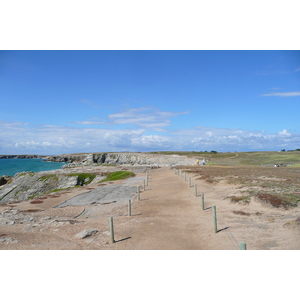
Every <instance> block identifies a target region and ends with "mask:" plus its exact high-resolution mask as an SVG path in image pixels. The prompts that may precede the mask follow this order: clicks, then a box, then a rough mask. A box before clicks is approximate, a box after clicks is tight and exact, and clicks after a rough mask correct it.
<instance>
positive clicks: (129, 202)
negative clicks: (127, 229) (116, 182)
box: [128, 199, 131, 217]
mask: <svg viewBox="0 0 300 300" xmlns="http://www.w3.org/2000/svg"><path fill="white" fill-rule="evenodd" d="M128 216H129V217H130V216H131V200H130V199H129V200H128Z"/></svg>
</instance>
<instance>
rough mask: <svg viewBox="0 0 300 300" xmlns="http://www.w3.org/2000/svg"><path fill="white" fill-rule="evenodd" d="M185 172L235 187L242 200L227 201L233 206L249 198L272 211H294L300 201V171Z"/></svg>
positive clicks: (202, 169) (211, 168)
mask: <svg viewBox="0 0 300 300" xmlns="http://www.w3.org/2000/svg"><path fill="white" fill-rule="evenodd" d="M183 171H184V172H190V173H193V174H195V175H196V178H198V179H201V180H205V181H206V182H207V183H210V184H218V183H222V182H223V183H226V184H234V185H237V186H238V187H239V188H241V189H243V193H244V194H245V196H231V197H227V198H229V199H230V200H231V201H232V202H239V203H247V202H248V203H249V201H250V198H251V197H255V198H257V199H258V200H260V201H262V202H265V203H270V204H271V205H272V206H274V207H282V208H285V209H287V208H289V207H295V206H297V205H298V202H299V201H300V193H299V190H300V168H287V167H282V168H281V167H279V168H274V167H259V166H244V165H240V166H228V165H227V166H224V165H221V166H217V165H214V166H186V167H185V168H184V170H183Z"/></svg>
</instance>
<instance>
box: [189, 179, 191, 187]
mask: <svg viewBox="0 0 300 300" xmlns="http://www.w3.org/2000/svg"><path fill="white" fill-rule="evenodd" d="M189 187H191V177H189Z"/></svg>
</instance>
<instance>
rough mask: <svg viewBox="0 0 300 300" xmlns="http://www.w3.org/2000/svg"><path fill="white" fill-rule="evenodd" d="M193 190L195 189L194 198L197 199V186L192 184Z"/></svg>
mask: <svg viewBox="0 0 300 300" xmlns="http://www.w3.org/2000/svg"><path fill="white" fill-rule="evenodd" d="M194 188H195V197H197V184H194Z"/></svg>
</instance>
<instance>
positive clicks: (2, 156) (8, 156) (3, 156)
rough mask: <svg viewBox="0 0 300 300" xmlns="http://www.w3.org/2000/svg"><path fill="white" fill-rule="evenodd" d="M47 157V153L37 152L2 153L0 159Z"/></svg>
mask: <svg viewBox="0 0 300 300" xmlns="http://www.w3.org/2000/svg"><path fill="white" fill-rule="evenodd" d="M45 157H47V156H46V155H36V154H19V155H0V159H13V158H22V159H24V158H28V159H33V158H39V159H43V158H45Z"/></svg>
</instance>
